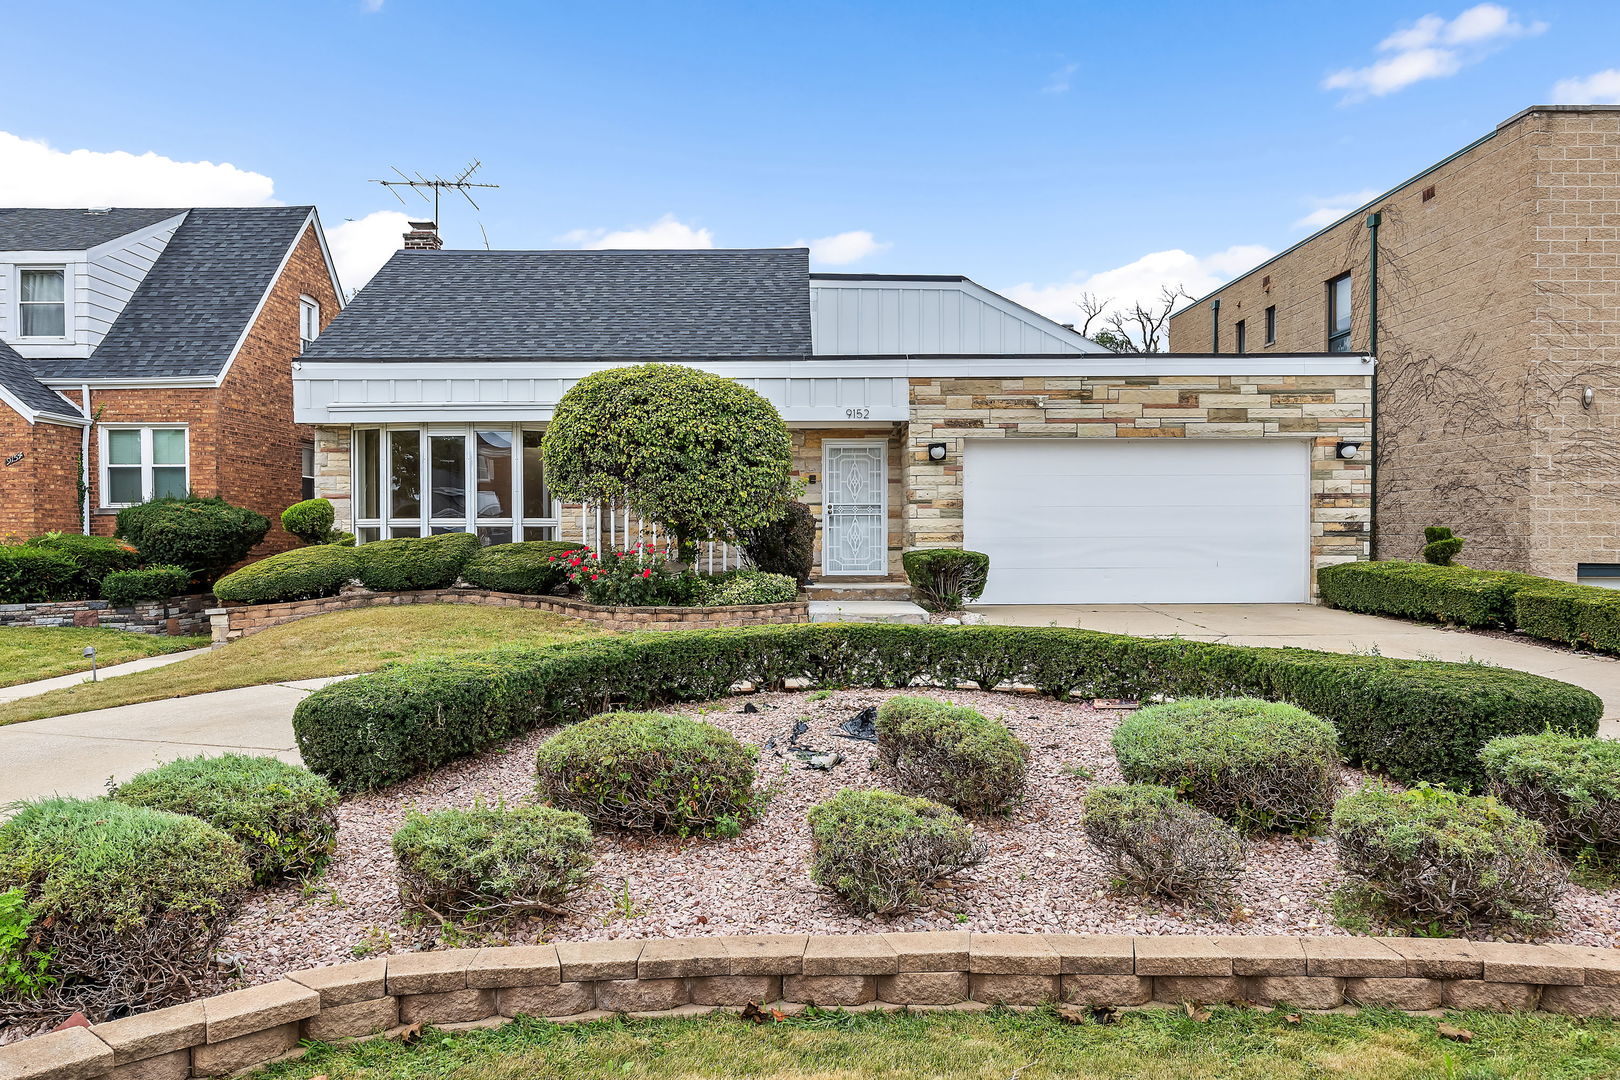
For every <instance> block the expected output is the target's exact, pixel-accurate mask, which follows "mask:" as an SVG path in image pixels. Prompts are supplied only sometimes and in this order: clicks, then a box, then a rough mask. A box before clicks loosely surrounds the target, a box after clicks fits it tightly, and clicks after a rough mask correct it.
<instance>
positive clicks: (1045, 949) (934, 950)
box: [0, 930, 1620, 1080]
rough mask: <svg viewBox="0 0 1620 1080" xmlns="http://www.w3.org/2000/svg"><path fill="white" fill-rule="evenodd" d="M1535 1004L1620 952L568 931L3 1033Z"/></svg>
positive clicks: (1559, 996) (216, 1070)
mask: <svg viewBox="0 0 1620 1080" xmlns="http://www.w3.org/2000/svg"><path fill="white" fill-rule="evenodd" d="M1225 1001H1233V1002H1248V1003H1251V1004H1254V1005H1287V1006H1289V1007H1291V1008H1295V1009H1302V1010H1316V1009H1334V1008H1338V1007H1340V1006H1343V1005H1345V1004H1354V1005H1361V1006H1384V1007H1391V1008H1397V1009H1408V1010H1430V1009H1438V1008H1448V1009H1478V1010H1486V1011H1496V1012H1512V1011H1525V1010H1532V1009H1541V1010H1544V1011H1547V1012H1555V1013H1563V1014H1566V1015H1570V1016H1602V1017H1616V1018H1620V952H1616V951H1615V950H1613V949H1590V948H1579V947H1575V946H1535V945H1509V944H1504V943H1501V942H1493V941H1467V940H1461V939H1446V938H1372V937H1283V936H1275V937H1265V936H1259V935H1256V936H1252V937H1193V936H1177V935H1169V936H1163V937H1125V936H1103V935H1098V936H1085V935H1071V934H980V933H970V932H968V931H964V930H947V931H938V932H932V933H893V934H861V935H849V936H819V935H807V934H765V935H756V936H740V937H719V938H661V939H652V940H646V941H642V940H635V939H629V940H618V941H566V942H559V943H558V944H556V945H529V946H505V947H491V948H483V949H476V948H475V949H447V950H442V951H435V952H415V953H402V954H398V955H393V956H385V957H377V958H375V959H370V960H362V961H360V962H359V963H352V964H339V965H336V966H333V967H323V968H313V969H310V970H306V971H294V972H291V973H289V974H288V975H286V976H285V977H284V978H282V979H281V980H279V981H277V982H271V983H265V984H263V985H260V986H253V987H249V988H247V989H245V990H237V991H234V992H232V993H228V994H222V995H220V996H218V997H212V998H206V999H204V1000H201V1001H192V1002H187V1003H186V1004H183V1005H175V1006H172V1007H170V1008H167V1009H159V1010H156V1011H154V1012H149V1013H142V1014H138V1015H135V1016H130V1017H126V1018H125V1019H122V1020H113V1021H110V1022H108V1023H102V1024H95V1025H92V1026H89V1027H69V1028H64V1029H63V1030H61V1031H56V1032H52V1033H51V1034H48V1035H41V1036H39V1037H37V1038H33V1039H28V1040H25V1041H22V1042H17V1043H13V1044H11V1045H9V1046H5V1047H0V1078H4V1080H98V1078H100V1077H111V1078H117V1080H183V1078H186V1077H203V1076H222V1075H226V1074H230V1073H235V1072H237V1071H238V1070H245V1069H252V1068H256V1067H258V1066H262V1065H266V1064H269V1063H270V1062H273V1061H279V1060H283V1059H286V1058H291V1057H296V1056H298V1055H299V1054H301V1053H302V1050H301V1049H300V1048H299V1043H300V1040H314V1041H321V1042H332V1043H341V1042H346V1041H352V1040H360V1039H368V1038H376V1037H398V1036H399V1035H400V1034H401V1032H402V1031H403V1030H404V1029H405V1027H407V1026H408V1025H413V1024H415V1025H422V1024H431V1025H434V1026H437V1027H439V1028H441V1029H450V1030H455V1029H456V1028H458V1027H463V1026H470V1027H487V1026H490V1025H492V1024H500V1023H505V1022H506V1021H507V1020H508V1019H510V1018H511V1017H515V1016H536V1017H545V1018H549V1019H553V1020H559V1021H582V1020H596V1019H600V1018H603V1017H608V1016H614V1015H630V1016H634V1017H647V1018H656V1017H660V1016H668V1017H686V1016H697V1015H702V1014H704V1013H710V1012H715V1011H717V1010H731V1011H736V1010H739V1009H742V1008H744V1007H746V1006H747V1005H749V1004H754V1005H756V1006H760V1005H766V1006H774V1007H775V1008H776V1009H778V1010H779V1011H782V1012H797V1011H800V1010H802V1009H803V1008H804V1007H805V1006H807V1005H817V1006H823V1007H839V1008H853V1009H874V1008H875V1009H902V1008H947V1009H950V1008H954V1009H967V1010H975V1009H984V1008H987V1007H989V1006H992V1005H1007V1006H1013V1007H1029V1006H1035V1005H1042V1004H1046V1003H1049V1002H1069V1003H1073V1004H1079V1005H1096V1006H1116V1007H1134V1006H1143V1005H1148V1004H1150V1003H1158V1004H1162V1005H1165V1006H1170V1007H1176V1006H1181V1005H1184V1004H1186V1003H1189V1002H1200V1003H1210V1002H1225Z"/></svg>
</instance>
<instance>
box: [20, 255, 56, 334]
mask: <svg viewBox="0 0 1620 1080" xmlns="http://www.w3.org/2000/svg"><path fill="white" fill-rule="evenodd" d="M17 323H18V326H17V335H18V336H19V337H25V338H59V337H66V336H67V273H66V271H64V270H63V269H62V268H61V267H53V268H50V269H44V268H37V267H33V268H30V267H25V268H23V269H21V270H18V271H17Z"/></svg>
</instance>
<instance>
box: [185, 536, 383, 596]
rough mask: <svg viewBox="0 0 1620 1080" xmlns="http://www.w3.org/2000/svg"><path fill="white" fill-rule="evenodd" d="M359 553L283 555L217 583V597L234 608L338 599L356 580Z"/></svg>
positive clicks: (317, 550)
mask: <svg viewBox="0 0 1620 1080" xmlns="http://www.w3.org/2000/svg"><path fill="white" fill-rule="evenodd" d="M359 564H360V556H359V553H358V552H357V551H356V550H355V549H354V548H351V547H343V546H341V545H338V544H317V545H315V546H313V547H303V548H294V549H293V550H291V551H283V552H279V553H277V554H275V555H271V556H270V557H269V558H267V559H260V560H259V561H258V562H255V563H248V564H247V565H246V566H244V567H242V569H240V570H238V571H236V572H235V573H232V574H226V575H225V576H224V577H222V578H220V579H219V580H218V581H217V582H215V583H214V595H215V596H217V597H219V598H220V599H221V600H224V601H226V602H227V603H232V604H279V603H284V602H286V601H288V600H313V599H315V598H316V597H320V596H336V595H337V594H338V593H340V592H342V591H343V587H344V586H345V585H347V584H349V582H351V581H353V580H354V577H355V574H356V573H357V572H358V570H359Z"/></svg>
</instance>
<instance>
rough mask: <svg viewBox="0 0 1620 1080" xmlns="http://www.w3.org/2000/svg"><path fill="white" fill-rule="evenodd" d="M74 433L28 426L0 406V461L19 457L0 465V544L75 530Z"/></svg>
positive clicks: (76, 458)
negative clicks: (51, 532) (19, 457)
mask: <svg viewBox="0 0 1620 1080" xmlns="http://www.w3.org/2000/svg"><path fill="white" fill-rule="evenodd" d="M80 431H81V429H79V428H76V427H64V426H63V425H61V424H46V423H38V424H33V425H30V424H29V423H28V422H27V421H26V420H24V419H23V418H22V417H20V416H18V415H17V414H16V413H15V412H12V411H11V409H9V408H6V407H5V406H3V405H0V462H3V461H4V460H5V459H6V458H9V457H11V456H12V455H13V454H19V453H20V454H22V455H23V456H22V460H20V461H18V462H17V464H15V465H9V466H8V465H0V541H5V540H8V539H11V538H12V537H15V538H17V539H28V538H30V537H34V536H38V535H39V534H40V533H44V532H50V531H51V530H53V529H58V530H61V531H63V532H78V531H79V526H80V521H79V503H78V499H79V486H78V469H79V439H80Z"/></svg>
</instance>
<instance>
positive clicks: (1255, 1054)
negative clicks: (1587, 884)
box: [259, 1008, 1620, 1080]
mask: <svg viewBox="0 0 1620 1080" xmlns="http://www.w3.org/2000/svg"><path fill="white" fill-rule="evenodd" d="M1440 1022H1442V1021H1438V1020H1436V1019H1435V1018H1432V1017H1422V1016H1407V1015H1405V1014H1402V1013H1397V1012H1392V1011H1388V1010H1366V1011H1363V1012H1361V1013H1359V1014H1349V1013H1344V1014H1326V1015H1310V1014H1306V1015H1305V1016H1304V1017H1303V1018H1301V1019H1300V1020H1299V1022H1298V1023H1290V1022H1289V1020H1288V1018H1287V1014H1286V1013H1285V1012H1284V1011H1283V1010H1277V1011H1275V1012H1272V1011H1267V1010H1251V1009H1236V1008H1216V1009H1212V1010H1210V1013H1209V1019H1208V1020H1206V1021H1204V1022H1199V1021H1197V1020H1194V1019H1191V1018H1189V1017H1188V1016H1187V1015H1186V1014H1185V1013H1184V1012H1181V1011H1179V1010H1168V1009H1145V1010H1139V1011H1133V1012H1126V1013H1122V1014H1120V1015H1119V1018H1118V1022H1117V1023H1113V1024H1107V1025H1103V1024H1097V1023H1090V1022H1087V1023H1080V1024H1070V1023H1065V1022H1064V1021H1062V1020H1061V1019H1060V1018H1059V1017H1058V1016H1057V1014H1056V1013H1055V1012H1053V1011H1051V1010H1041V1011H1037V1012H1028V1013H1021V1012H1009V1011H1001V1010H997V1011H993V1012H989V1013H977V1014H975V1013H900V1014H883V1013H859V1014H852V1013H844V1012H838V1011H829V1012H819V1013H818V1012H815V1011H813V1010H812V1011H811V1012H809V1013H807V1014H806V1015H805V1016H804V1017H802V1018H797V1019H792V1020H789V1021H787V1022H785V1023H775V1024H766V1025H763V1026H756V1025H754V1024H752V1023H750V1022H748V1021H745V1020H743V1019H741V1018H739V1017H737V1016H735V1015H730V1014H715V1015H712V1016H708V1017H701V1018H696V1019H687V1020H623V1019H613V1020H602V1021H597V1022H595V1023H591V1024H580V1025H554V1024H548V1023H546V1022H544V1021H539V1020H518V1021H516V1022H514V1023H512V1024H509V1025H507V1026H506V1027H503V1028H496V1029H486V1030H479V1031H469V1032H464V1033H461V1034H457V1035H447V1034H444V1033H440V1032H435V1031H432V1030H429V1031H427V1032H426V1033H424V1035H423V1037H422V1039H421V1040H420V1041H419V1042H416V1043H414V1044H413V1045H410V1046H405V1045H402V1044H400V1043H398V1042H395V1041H391V1040H381V1039H379V1040H374V1041H371V1042H366V1043H359V1044H354V1045H350V1046H347V1047H342V1048H338V1047H329V1046H319V1045H318V1046H315V1047H314V1048H312V1050H311V1051H310V1053H309V1054H308V1056H306V1057H304V1058H303V1059H302V1060H300V1061H297V1062H292V1063H287V1064H283V1065H279V1066H276V1067H274V1068H272V1069H270V1070H268V1071H267V1072H264V1073H262V1074H259V1075H260V1076H262V1077H263V1078H264V1080H293V1078H301V1080H312V1078H314V1077H318V1076H325V1077H327V1078H328V1080H361V1078H364V1080H429V1078H431V1080H529V1078H531V1077H537V1078H548V1080H549V1078H563V1077H566V1078H567V1080H593V1078H606V1077H617V1078H630V1080H638V1078H644V1077H659V1078H669V1080H677V1078H678V1080H703V1078H709V1077H713V1078H721V1077H724V1078H727V1080H730V1078H734V1077H750V1078H758V1080H799V1078H802V1080H858V1078H865V1077H884V1078H891V1077H892V1078H895V1080H900V1078H906V1080H910V1078H913V1077H938V1078H943V1080H1012V1078H1015V1077H1016V1078H1017V1080H1056V1078H1058V1077H1062V1078H1064V1080H1102V1078H1110V1080H1114V1078H1124V1077H1131V1078H1154V1080H1159V1078H1163V1080H1172V1078H1174V1080H1216V1078H1218V1080H1295V1078H1299V1080H1304V1078H1306V1077H1311V1078H1315V1077H1350V1078H1356V1080H1409V1078H1417V1077H1437V1078H1448V1080H1449V1078H1456V1080H1490V1078H1498V1077H1500V1078H1504V1080H1505V1078H1509V1077H1512V1078H1515V1080H1554V1078H1556V1080H1566V1078H1568V1080H1574V1078H1579V1077H1613V1076H1617V1075H1620V1025H1617V1024H1616V1023H1615V1022H1614V1021H1609V1020H1572V1019H1567V1018H1563V1017H1556V1016H1545V1015H1517V1016H1496V1015H1487V1014H1479V1013H1458V1014H1452V1015H1450V1016H1448V1017H1446V1018H1445V1020H1444V1021H1443V1022H1445V1023H1450V1024H1453V1025H1455V1026H1458V1027H1461V1028H1465V1029H1467V1030H1469V1031H1472V1032H1473V1033H1474V1038H1473V1041H1472V1042H1469V1043H1461V1042H1453V1041H1449V1040H1446V1039H1443V1038H1441V1037H1440V1035H1439V1034H1438V1032H1437V1030H1436V1024H1437V1023H1440Z"/></svg>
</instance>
